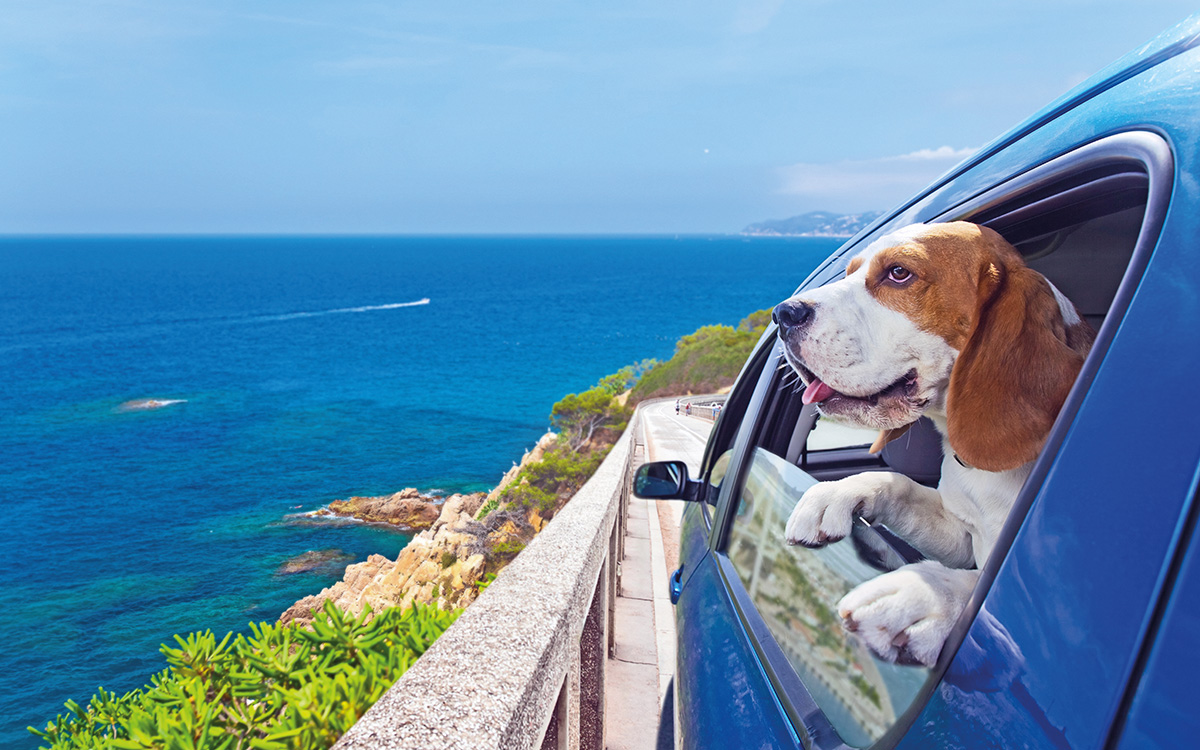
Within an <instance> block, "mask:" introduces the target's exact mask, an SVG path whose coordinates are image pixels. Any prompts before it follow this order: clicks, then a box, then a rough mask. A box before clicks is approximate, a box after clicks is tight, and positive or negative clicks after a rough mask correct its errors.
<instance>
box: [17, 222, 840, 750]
mask: <svg viewBox="0 0 1200 750" xmlns="http://www.w3.org/2000/svg"><path fill="white" fill-rule="evenodd" d="M838 244H839V241H838V240H830V239H816V238H744V237H732V236H714V237H680V238H671V237H565V238H554V237H537V238H516V237H492V238H485V237H471V238H455V237H426V238H422V237H404V238H386V237H349V238H347V237H336V238H334V237H329V238H319V237H306V238H295V237H254V238H249V237H236V238H223V237H170V238H158V237H137V238H129V237H107V238H11V237H10V238H2V239H0V269H2V270H0V366H2V372H3V377H2V378H0V497H2V498H3V503H4V511H5V523H3V524H2V525H0V582H2V584H3V587H4V591H5V592H6V593H7V596H6V597H5V598H6V604H7V606H6V608H5V615H4V617H2V618H0V644H3V647H2V648H0V746H6V747H7V746H16V747H33V746H36V744H37V741H36V738H34V737H32V736H31V735H28V734H27V733H26V732H25V729H24V727H25V726H26V725H28V724H34V725H36V726H39V727H40V726H42V725H43V724H44V722H45V721H47V720H48V719H50V718H52V717H53V716H54V715H55V714H57V713H59V712H60V711H62V710H63V709H62V703H63V701H65V700H67V699H72V698H73V699H75V700H78V701H80V702H81V703H86V701H87V700H88V699H89V698H90V697H91V695H92V694H93V692H94V691H95V689H96V687H97V686H99V685H103V686H104V687H105V688H107V689H111V690H116V691H120V692H124V691H127V690H131V689H133V688H136V687H140V686H141V685H143V684H145V683H146V682H147V681H148V679H149V677H150V676H151V674H152V673H154V672H155V671H157V670H160V669H162V668H163V666H164V661H163V659H162V657H161V656H160V654H159V653H158V647H159V644H160V643H163V642H167V641H169V640H170V639H171V636H172V635H173V634H175V633H185V632H189V631H193V630H203V629H207V628H211V629H212V630H213V631H215V632H216V633H217V634H218V635H221V634H224V633H225V632H227V631H229V630H234V631H239V632H244V631H246V630H247V628H246V624H247V623H248V622H249V621H251V620H274V619H275V618H276V617H278V615H279V613H280V612H281V611H282V610H284V609H285V608H287V607H288V606H289V605H290V604H292V602H294V601H295V600H296V599H298V598H300V597H301V596H304V595H306V594H311V593H316V592H317V591H319V590H320V589H321V588H322V587H324V586H327V585H329V584H330V583H332V582H333V581H334V580H337V579H338V578H340V569H332V568H327V569H325V570H321V571H316V572H313V573H306V574H299V575H287V576H284V575H280V574H278V573H277V570H278V568H279V566H280V565H281V564H282V563H284V562H285V561H286V560H288V559H289V558H291V557H294V556H296V555H298V554H300V553H302V552H305V551H306V550H323V549H340V550H344V551H345V552H346V553H348V554H349V555H352V556H353V558H354V560H362V559H365V558H366V557H367V555H368V554H371V553H375V552H378V553H381V554H384V555H388V556H390V557H394V556H395V555H396V553H397V552H398V551H399V550H400V548H401V547H403V545H404V544H405V542H406V541H407V537H406V536H404V535H402V534H398V533H394V532H391V531H388V530H384V529H378V528H374V527H370V526H365V525H349V526H345V525H343V526H335V525H319V524H317V525H314V524H303V523H296V522H295V521H294V519H292V520H290V519H289V518H288V516H289V515H290V514H296V513H299V512H301V511H305V510H313V509H316V508H319V507H320V506H322V505H324V504H325V503H327V502H328V501H330V500H333V499H335V498H341V497H347V496H349V495H377V494H385V493H390V492H394V491H396V490H399V489H402V488H404V487H410V486H411V487H418V488H420V489H422V490H426V491H428V490H442V491H444V492H446V493H450V492H455V491H469V490H484V489H488V488H490V487H492V486H493V485H494V484H495V483H496V481H497V480H498V479H499V478H500V475H501V474H502V473H503V472H504V471H505V470H506V469H508V468H509V467H510V466H511V465H512V462H513V461H515V460H518V459H519V458H520V457H521V454H522V452H523V451H524V450H525V449H526V448H528V447H530V446H532V445H533V443H534V442H535V441H536V440H537V438H538V437H539V436H540V435H541V434H542V433H543V432H545V430H546V428H547V426H548V425H547V415H548V413H549V411H550V406H551V405H552V404H553V403H554V402H555V401H557V400H558V399H559V398H561V397H562V396H563V395H564V394H566V393H568V392H577V391H579V390H582V389H586V388H588V387H589V386H591V385H592V384H594V383H595V382H596V381H597V380H598V379H599V378H600V377H601V376H603V375H605V374H608V373H610V372H614V371H616V370H617V369H619V368H621V367H622V366H624V365H626V364H630V363H633V362H635V361H638V360H641V359H644V358H647V357H657V358H660V359H666V358H668V357H669V356H670V355H671V353H672V351H673V347H674V343H675V341H676V339H678V338H679V337H680V336H681V335H683V334H686V333H690V332H691V331H693V330H695V329H696V328H698V327H699V326H701V325H705V324H709V323H727V324H736V323H737V322H738V321H739V320H740V319H741V318H742V317H744V316H745V315H747V314H749V313H750V312H753V311H755V310H758V309H761V308H764V307H768V306H771V305H773V304H775V303H776V302H778V301H780V300H782V299H783V298H785V297H786V296H788V295H789V294H790V293H791V292H792V291H793V290H794V289H795V288H796V286H797V285H798V284H799V283H800V282H801V281H803V280H804V277H805V276H806V275H807V274H808V272H809V271H810V270H811V269H812V268H813V267H814V266H815V265H816V264H817V263H818V262H819V261H821V260H822V259H823V258H825V257H826V256H827V255H828V254H829V253H830V252H831V251H832V250H833V249H834V248H836V247H837V245H838ZM143 399H156V400H159V401H160V402H166V403H165V404H159V405H158V406H159V408H153V409H130V408H128V407H127V406H126V407H123V406H122V405H124V404H127V403H128V402H131V401H138V400H143Z"/></svg>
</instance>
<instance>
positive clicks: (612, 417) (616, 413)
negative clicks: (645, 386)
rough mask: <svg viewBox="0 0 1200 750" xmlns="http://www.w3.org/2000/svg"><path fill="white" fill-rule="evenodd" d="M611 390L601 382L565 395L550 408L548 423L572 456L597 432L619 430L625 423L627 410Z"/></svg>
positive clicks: (627, 417) (627, 416)
mask: <svg viewBox="0 0 1200 750" xmlns="http://www.w3.org/2000/svg"><path fill="white" fill-rule="evenodd" d="M610 377H611V376H610ZM612 388H613V386H612V385H611V384H609V385H608V386H606V385H605V384H604V382H603V381H601V383H600V384H599V385H595V386H593V387H591V388H589V389H588V390H586V391H584V392H582V393H568V394H567V395H566V396H564V397H563V398H562V400H561V401H559V402H558V403H556V404H555V405H554V406H553V407H552V408H551V410H550V423H551V424H552V425H553V426H554V427H556V428H558V430H559V433H560V434H561V435H562V436H563V437H564V438H565V439H566V441H567V444H568V446H569V447H570V449H571V451H572V452H578V451H579V449H580V448H582V447H584V446H585V445H587V444H588V443H589V442H590V441H591V439H592V436H593V435H595V434H596V431H597V430H598V429H601V428H605V427H609V428H614V429H615V428H617V427H618V426H620V427H621V428H622V429H623V427H624V425H625V424H626V423H627V422H628V420H629V414H630V410H629V409H627V408H626V407H624V406H622V405H621V404H620V403H618V402H617V399H616V397H615V396H616V394H614V393H613V392H612Z"/></svg>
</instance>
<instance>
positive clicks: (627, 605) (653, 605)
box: [604, 405, 698, 750]
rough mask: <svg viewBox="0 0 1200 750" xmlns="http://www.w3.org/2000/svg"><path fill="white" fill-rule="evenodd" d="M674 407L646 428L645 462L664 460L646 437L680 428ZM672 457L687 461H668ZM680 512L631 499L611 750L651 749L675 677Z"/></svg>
mask: <svg viewBox="0 0 1200 750" xmlns="http://www.w3.org/2000/svg"><path fill="white" fill-rule="evenodd" d="M673 409H674V407H673V405H672V406H671V410H672V411H671V414H670V421H668V420H666V419H665V417H666V416H667V413H666V411H665V409H664V411H663V414H662V415H661V416H660V417H659V421H657V422H656V423H655V424H654V426H653V427H650V426H644V432H643V435H642V436H641V439H640V441H639V442H641V444H642V445H643V446H644V447H645V456H646V460H647V461H654V460H659V459H661V458H664V457H663V456H658V455H656V453H655V450H654V443H655V439H654V438H653V437H651V435H653V434H657V433H661V431H663V430H670V429H672V428H676V427H678V426H679V425H680V424H681V423H680V422H679V421H677V420H678V418H677V417H675V416H674V413H673ZM647 417H648V418H653V415H647ZM689 421H690V420H689ZM656 431H657V433H656ZM674 452H675V451H674V450H672V453H674ZM675 457H678V458H684V456H682V455H681V456H674V455H672V456H668V457H666V458H675ZM696 462H697V463H698V459H696ZM683 506H684V504H683V502H681V501H662V500H660V501H648V500H642V499H640V498H636V497H631V498H630V500H629V513H628V516H627V518H626V532H625V558H624V559H623V560H622V561H621V591H620V592H619V593H618V595H617V598H616V602H615V618H616V622H615V627H614V640H615V643H616V646H615V654H614V655H613V657H612V658H610V659H608V661H607V673H606V676H605V682H606V685H605V700H606V702H607V709H606V712H605V720H604V721H605V736H606V743H605V744H606V747H607V749H608V750H653V749H654V747H655V741H656V739H657V733H658V720H659V714H660V713H661V711H662V701H663V697H664V695H665V693H666V690H667V685H668V684H670V682H671V678H672V677H674V676H675V609H674V605H672V604H671V599H670V593H669V590H668V576H669V575H670V573H669V571H673V570H674V569H675V568H676V567H678V565H679V563H678V557H679V552H678V540H679V522H680V518H681V517H682V515H683Z"/></svg>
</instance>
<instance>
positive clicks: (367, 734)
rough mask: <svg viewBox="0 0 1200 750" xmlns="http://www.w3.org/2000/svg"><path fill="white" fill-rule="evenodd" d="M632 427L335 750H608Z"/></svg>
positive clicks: (634, 457)
mask: <svg viewBox="0 0 1200 750" xmlns="http://www.w3.org/2000/svg"><path fill="white" fill-rule="evenodd" d="M636 422H637V417H636V416H635V418H634V419H633V420H631V422H630V429H627V430H626V431H625V434H624V435H623V436H622V437H621V439H620V440H619V441H618V442H617V444H616V445H615V446H614V447H613V449H612V451H611V452H610V453H609V455H608V456H607V458H605V460H604V463H602V464H601V465H600V468H599V469H598V470H597V471H596V473H595V474H594V475H593V476H592V478H591V479H590V480H589V481H588V482H587V484H585V485H584V486H583V487H582V488H581V489H580V490H579V491H578V492H577V493H576V494H575V496H574V498H572V500H571V501H570V502H569V503H567V505H566V506H565V507H564V508H563V509H562V510H561V511H559V512H558V514H557V515H556V516H555V517H554V519H553V520H552V521H551V522H550V523H549V524H547V526H546V527H545V529H544V530H543V531H542V532H541V533H539V534H538V535H537V536H536V537H534V539H533V540H532V541H531V542H530V543H529V545H528V546H527V547H526V548H525V549H524V550H523V551H522V552H521V554H519V555H518V556H517V557H516V559H515V560H513V561H512V562H511V563H509V565H508V566H507V567H505V568H504V569H503V570H502V571H501V572H500V574H499V576H498V577H497V578H496V580H495V581H494V582H493V583H492V584H491V585H490V586H489V587H488V588H487V589H486V590H485V591H484V592H483V593H482V594H481V595H480V596H479V598H478V599H477V600H476V601H475V603H474V604H472V605H471V606H470V607H469V608H468V609H467V610H466V611H465V612H464V613H463V615H462V616H461V617H460V618H459V620H458V621H457V622H456V623H455V624H454V625H453V626H452V627H451V628H450V629H449V630H447V631H446V633H445V634H443V635H442V636H441V638H439V639H438V640H437V642H436V643H435V644H434V645H433V647H432V648H430V649H429V651H428V652H426V653H425V655H424V656H422V657H421V658H420V659H419V660H418V661H417V662H416V664H414V665H413V666H412V667H411V668H410V669H409V670H408V671H407V672H406V673H405V674H404V676H403V677H401V678H400V680H398V681H397V682H396V684H395V685H393V686H392V688H391V690H389V691H388V692H387V694H386V695H384V697H383V698H381V699H380V700H379V702H378V703H376V704H375V706H374V707H372V708H371V710H370V711H368V712H367V713H366V715H365V716H363V718H362V719H360V720H359V722H358V723H357V724H356V725H355V726H354V727H353V728H352V729H351V730H350V731H349V732H347V733H346V735H345V736H344V737H342V739H341V740H340V741H339V742H338V743H337V744H336V745H335V748H342V749H344V750H349V749H350V748H364V749H365V748H371V749H372V750H384V749H395V750H401V749H403V750H438V749H441V748H446V749H450V748H462V749H463V750H490V749H492V748H496V749H497V750H499V749H501V748H503V749H506V750H507V749H508V748H519V749H521V750H526V749H530V750H531V749H533V748H587V749H588V750H602V748H603V747H604V728H603V718H604V695H603V688H604V659H605V657H606V656H607V655H608V650H609V645H610V643H611V641H610V638H609V635H610V633H611V628H612V607H611V605H610V603H611V601H612V598H613V597H614V596H615V594H616V591H617V586H618V585H619V581H618V579H617V575H618V569H619V565H617V564H616V561H617V560H619V559H620V552H619V549H620V539H621V536H622V519H623V518H624V515H623V508H624V505H625V502H626V501H627V497H628V495H627V493H628V487H629V481H628V477H629V474H630V472H631V470H632V468H633V467H634V465H635V464H636V463H637V462H639V461H640V453H641V451H640V446H635V445H634V442H633V437H632V436H633V435H635V434H637V433H638V430H637V429H636V428H635V425H636Z"/></svg>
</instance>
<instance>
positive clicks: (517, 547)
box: [492, 539, 525, 555]
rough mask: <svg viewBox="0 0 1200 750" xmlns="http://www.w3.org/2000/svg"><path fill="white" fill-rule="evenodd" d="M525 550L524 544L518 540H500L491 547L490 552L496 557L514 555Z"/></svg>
mask: <svg viewBox="0 0 1200 750" xmlns="http://www.w3.org/2000/svg"><path fill="white" fill-rule="evenodd" d="M523 549H525V542H522V541H520V540H519V539H502V540H501V541H499V542H496V544H495V545H493V546H492V551H493V552H495V553H496V554H498V555H516V554H517V553H518V552H520V551H521V550H523Z"/></svg>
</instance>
